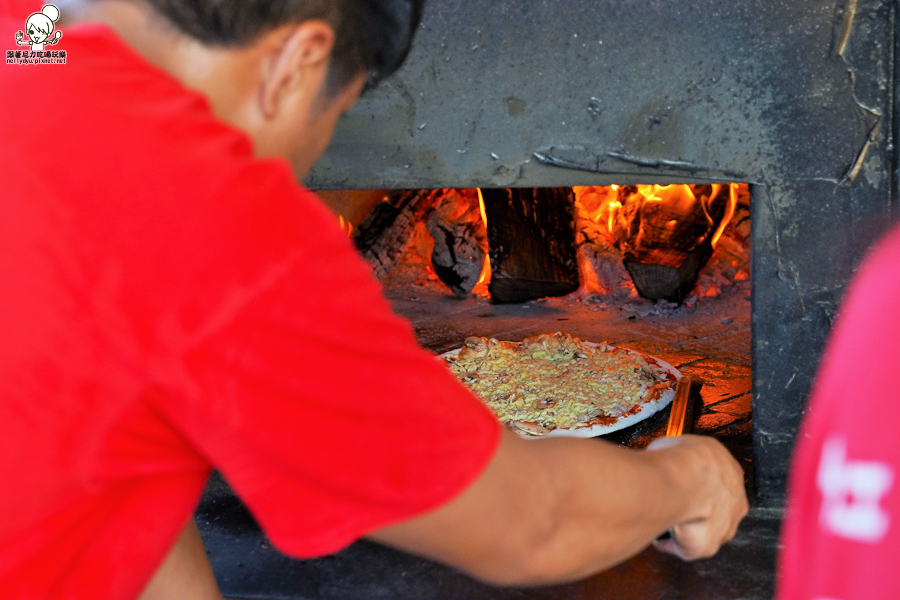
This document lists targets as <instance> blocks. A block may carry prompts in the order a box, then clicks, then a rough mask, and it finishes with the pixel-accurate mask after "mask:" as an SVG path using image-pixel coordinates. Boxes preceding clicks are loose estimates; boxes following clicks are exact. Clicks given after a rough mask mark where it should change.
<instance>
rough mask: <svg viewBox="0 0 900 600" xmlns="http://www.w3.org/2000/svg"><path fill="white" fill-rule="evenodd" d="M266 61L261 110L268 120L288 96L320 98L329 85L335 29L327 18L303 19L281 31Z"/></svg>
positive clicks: (310, 100)
mask: <svg viewBox="0 0 900 600" xmlns="http://www.w3.org/2000/svg"><path fill="white" fill-rule="evenodd" d="M279 33H280V35H278V37H277V38H276V39H275V40H273V41H277V42H280V43H276V44H273V45H272V46H271V47H270V48H269V50H268V54H269V55H268V56H267V57H266V59H265V60H264V62H263V67H262V68H263V73H262V81H261V86H260V96H259V103H260V110H261V112H262V114H263V116H264V117H265V118H266V119H271V118H273V117H275V116H276V115H277V114H278V112H279V110H280V109H281V108H283V106H282V105H283V103H284V102H285V101H286V99H287V98H289V97H291V96H295V95H296V94H298V93H299V94H300V97H299V98H296V97H295V98H294V100H300V101H301V102H304V101H305V102H309V103H310V105H311V104H312V101H313V100H314V99H315V98H316V96H317V94H318V92H319V90H320V89H321V87H322V86H323V85H324V84H325V80H326V77H327V74H328V65H329V62H330V59H331V50H332V49H333V48H334V29H332V27H331V25H329V24H328V23H326V22H324V21H318V20H310V21H303V22H302V23H300V24H298V25H293V26H291V27H290V28H289V29H288V30H287V31H285V30H281V32H279Z"/></svg>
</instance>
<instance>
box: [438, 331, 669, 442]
mask: <svg viewBox="0 0 900 600" xmlns="http://www.w3.org/2000/svg"><path fill="white" fill-rule="evenodd" d="M648 358H649V357H645V356H644V355H642V354H639V353H635V352H631V351H628V350H624V349H618V348H612V347H610V346H608V345H607V344H606V343H605V342H604V343H603V344H600V345H599V346H597V347H593V346H589V345H587V344H585V343H584V342H582V341H581V340H579V339H578V338H574V337H572V336H568V335H565V334H561V333H556V334H553V335H540V336H536V337H533V338H526V339H525V340H523V342H522V343H520V344H516V343H513V342H499V341H497V340H494V339H487V338H468V339H467V340H466V345H465V346H464V347H463V348H462V349H461V350H460V352H459V354H457V355H456V356H449V357H446V358H445V359H444V360H445V361H446V363H447V364H448V366H449V367H450V370H451V371H452V372H453V373H454V375H456V377H457V378H458V379H459V380H460V381H462V382H463V383H464V384H465V385H466V386H468V388H469V389H471V390H472V391H473V392H475V394H477V395H478V396H479V397H480V398H481V399H482V400H484V401H485V403H486V404H487V405H488V406H489V407H490V408H491V410H493V411H494V413H496V415H497V417H498V418H499V419H500V420H501V421H502V422H504V423H507V424H509V425H511V426H512V427H513V428H515V429H518V430H520V431H522V432H524V433H529V434H532V435H543V434H546V433H548V432H549V431H550V430H552V429H556V428H557V427H562V428H567V429H572V428H578V427H590V426H592V425H594V424H597V421H599V420H603V421H605V422H609V417H618V416H620V415H622V414H623V413H626V412H628V411H630V410H631V409H632V408H634V406H635V405H636V404H638V403H641V402H649V401H652V400H655V399H656V398H658V397H659V396H660V395H661V394H662V392H663V391H664V390H665V389H668V388H669V387H670V386H671V380H672V379H674V377H673V376H672V375H671V374H670V373H669V372H668V371H667V370H666V369H664V368H663V367H661V366H660V365H659V364H657V363H656V362H655V361H653V360H652V359H649V360H648ZM603 417H606V419H603ZM592 421H594V422H593V423H592Z"/></svg>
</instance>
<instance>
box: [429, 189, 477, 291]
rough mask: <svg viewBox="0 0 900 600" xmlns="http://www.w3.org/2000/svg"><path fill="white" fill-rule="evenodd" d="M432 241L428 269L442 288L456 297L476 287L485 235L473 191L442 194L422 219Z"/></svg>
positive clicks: (446, 191) (452, 191) (453, 191)
mask: <svg viewBox="0 0 900 600" xmlns="http://www.w3.org/2000/svg"><path fill="white" fill-rule="evenodd" d="M425 226H426V227H427V229H428V233H430V234H431V237H432V238H434V249H433V250H432V253H431V266H432V267H433V268H434V272H435V274H436V275H437V276H438V279H440V280H441V281H442V282H443V283H444V285H446V286H447V287H449V288H450V290H451V291H453V293H454V294H456V295H457V296H460V297H465V296H467V295H469V294H470V293H471V292H472V290H473V289H474V287H475V285H476V284H477V283H478V280H479V277H480V276H481V271H482V269H483V268H484V258H485V255H486V254H487V235H486V230H485V225H484V223H483V221H482V219H481V211H480V209H479V206H478V193H477V191H476V190H455V189H448V190H444V192H443V193H442V195H441V196H440V197H439V198H438V199H437V200H436V202H435V205H434V207H433V208H432V209H431V210H430V212H429V213H428V215H427V216H426V220H425Z"/></svg>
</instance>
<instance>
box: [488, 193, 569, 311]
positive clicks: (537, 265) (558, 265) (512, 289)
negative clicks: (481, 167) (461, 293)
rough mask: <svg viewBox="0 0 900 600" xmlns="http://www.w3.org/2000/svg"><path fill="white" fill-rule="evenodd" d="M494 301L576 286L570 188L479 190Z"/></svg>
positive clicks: (557, 292)
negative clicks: (485, 223) (480, 191)
mask: <svg viewBox="0 0 900 600" xmlns="http://www.w3.org/2000/svg"><path fill="white" fill-rule="evenodd" d="M482 196H483V198H484V208H485V212H486V213H487V234H488V247H489V256H490V261H491V281H490V284H488V291H489V292H490V295H491V300H492V301H493V302H525V301H527V300H533V299H535V298H543V297H546V296H562V295H565V294H568V293H570V292H573V291H575V290H577V289H578V285H579V276H578V260H577V251H576V246H575V213H574V211H575V196H574V193H573V192H572V189H571V188H521V189H520V188H515V189H482Z"/></svg>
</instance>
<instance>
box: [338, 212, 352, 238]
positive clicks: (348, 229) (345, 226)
mask: <svg viewBox="0 0 900 600" xmlns="http://www.w3.org/2000/svg"><path fill="white" fill-rule="evenodd" d="M338 225H339V226H340V228H341V231H343V232H344V233H346V234H347V237H350V236H351V235H352V234H353V224H352V223H350V221H347V220H346V219H344V216H343V215H338Z"/></svg>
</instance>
